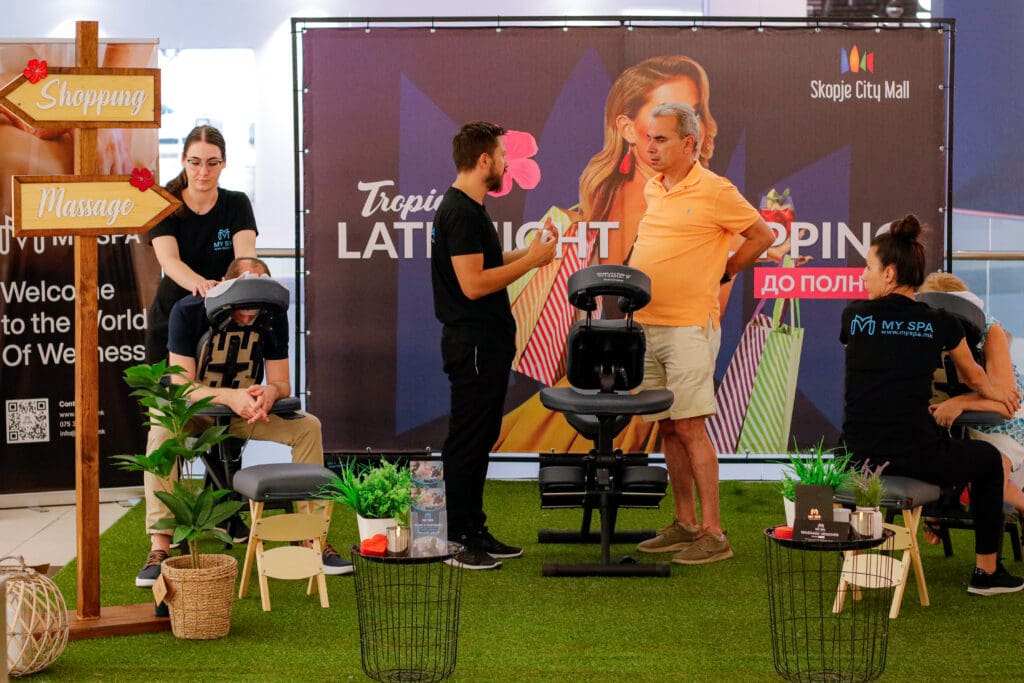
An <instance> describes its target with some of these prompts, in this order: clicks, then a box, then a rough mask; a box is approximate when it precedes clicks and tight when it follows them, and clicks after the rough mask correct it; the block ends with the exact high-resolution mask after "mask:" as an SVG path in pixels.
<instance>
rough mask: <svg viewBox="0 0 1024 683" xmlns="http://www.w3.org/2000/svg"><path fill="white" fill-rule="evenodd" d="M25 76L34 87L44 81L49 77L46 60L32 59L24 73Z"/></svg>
mask: <svg viewBox="0 0 1024 683" xmlns="http://www.w3.org/2000/svg"><path fill="white" fill-rule="evenodd" d="M22 73H23V74H25V78H27V79H28V82H29V83H32V84H33V85H34V84H36V83H38V82H39V81H41V80H43V79H44V78H46V76H47V71H46V60H45V59H30V60H28V66H26V67H25V70H24V71H22Z"/></svg>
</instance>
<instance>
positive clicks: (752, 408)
mask: <svg viewBox="0 0 1024 683" xmlns="http://www.w3.org/2000/svg"><path fill="white" fill-rule="evenodd" d="M785 302H786V300H785V299H776V301H775V309H774V311H773V312H772V320H771V323H772V329H771V330H770V331H769V332H768V338H767V340H766V341H765V345H764V353H763V354H762V355H761V362H760V364H759V365H758V368H757V374H756V376H755V377H754V386H753V388H752V389H751V392H750V404H749V405H748V406H747V412H746V415H745V416H744V418H743V429H742V430H741V431H740V438H739V442H738V443H737V445H736V448H737V450H738V451H739V452H745V451H746V452H751V453H785V452H786V448H787V443H788V441H789V432H790V426H791V425H792V422H793V403H794V401H795V400H796V382H797V376H798V374H799V372H800V351H801V349H802V348H803V343H804V330H803V327H801V326H800V302H799V300H797V299H793V300H792V302H791V303H790V324H789V325H783V324H782V322H781V321H782V309H783V307H784V306H785Z"/></svg>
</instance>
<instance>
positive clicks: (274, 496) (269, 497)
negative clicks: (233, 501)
mask: <svg viewBox="0 0 1024 683" xmlns="http://www.w3.org/2000/svg"><path fill="white" fill-rule="evenodd" d="M333 478H334V474H333V473H332V472H331V471H330V470H329V469H327V468H326V467H322V466H320V465H311V464H309V463H297V462H296V463H291V462H290V463H275V464H272V465H253V466H252V467H245V468H242V469H241V470H239V471H238V473H237V474H235V476H234V481H233V484H234V487H235V490H236V491H238V493H240V494H242V495H243V496H245V497H246V498H248V499H249V511H250V512H251V513H252V520H251V522H252V527H251V529H250V530H249V547H248V548H246V550H245V564H244V565H243V567H242V580H241V582H240V583H239V586H238V597H239V598H244V597H245V596H246V594H247V593H248V591H249V571H250V568H251V567H252V561H253V558H254V557H255V558H256V567H257V574H258V577H259V584H260V600H261V602H262V605H263V611H265V612H267V611H270V590H269V587H268V583H267V578H268V577H269V578H275V579H309V585H308V586H307V588H306V594H307V595H311V594H312V592H313V587H314V585H316V587H317V588H318V589H319V591H320V606H321V607H328V606H329V605H328V601H327V583H326V581H325V580H324V566H323V544H324V541H325V539H326V537H327V528H328V526H329V525H330V523H331V513H332V512H333V509H334V504H333V503H332V502H331V501H323V503H324V506H323V508H322V509H320V510H317V511H307V512H295V513H287V514H282V515H274V516H272V517H264V516H263V506H264V504H265V503H267V502H268V501H284V500H287V501H296V500H310V499H312V498H313V496H314V495H315V494H316V492H317V490H318V489H319V488H320V487H321V486H322V485H323V484H326V483H327V482H329V481H331V480H332V479H333ZM264 541H276V542H286V543H287V542H291V541H311V542H312V547H309V548H307V547H304V546H301V545H282V546H278V547H275V548H270V549H264V547H263V542H264ZM314 579H315V581H316V583H315V584H314Z"/></svg>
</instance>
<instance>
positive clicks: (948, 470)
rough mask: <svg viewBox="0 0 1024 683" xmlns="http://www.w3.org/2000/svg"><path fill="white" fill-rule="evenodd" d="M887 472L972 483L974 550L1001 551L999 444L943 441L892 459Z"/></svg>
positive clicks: (984, 552)
mask: <svg viewBox="0 0 1024 683" xmlns="http://www.w3.org/2000/svg"><path fill="white" fill-rule="evenodd" d="M873 460H876V459H874V458H873ZM885 473H886V474H896V475H900V476H904V477H911V478H913V479H920V480H921V481H927V482H929V483H932V484H938V485H939V486H952V485H956V484H965V483H967V484H970V485H971V513H972V515H973V517H974V552H976V553H977V554H979V555H988V554H990V553H994V552H998V551H999V547H1000V544H1001V542H1002V540H1003V462H1002V457H1001V456H1000V455H999V451H998V450H996V448H995V446H993V445H992V444H989V443H985V442H984V441H970V440H968V441H959V440H956V441H942V442H940V444H939V447H938V448H936V449H935V450H934V451H931V452H928V453H914V454H911V455H901V456H897V457H892V458H890V463H889V467H887V468H886V469H885Z"/></svg>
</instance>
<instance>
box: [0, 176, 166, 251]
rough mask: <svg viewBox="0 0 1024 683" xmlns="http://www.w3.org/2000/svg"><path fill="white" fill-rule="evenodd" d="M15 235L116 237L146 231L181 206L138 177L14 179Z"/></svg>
mask: <svg viewBox="0 0 1024 683" xmlns="http://www.w3.org/2000/svg"><path fill="white" fill-rule="evenodd" d="M11 184H12V186H13V192H12V195H13V197H14V234H15V235H16V236H19V237H21V236H26V235H81V236H88V235H92V236H98V235H115V234H121V233H138V232H145V231H146V230H149V229H150V228H151V227H153V226H154V225H156V224H157V223H159V222H160V221H161V220H163V219H164V218H166V217H167V216H169V215H171V214H172V213H174V212H175V211H176V210H177V209H178V207H179V206H181V202H180V201H179V200H178V199H177V198H175V197H174V196H173V195H171V194H169V193H168V192H167V191H166V190H164V189H163V188H161V187H159V186H158V185H156V184H155V183H153V181H152V178H151V177H147V178H146V180H145V181H141V179H140V177H138V176H128V175H112V176H72V175H57V176H24V175H23V176H14V178H12V180H11Z"/></svg>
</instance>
